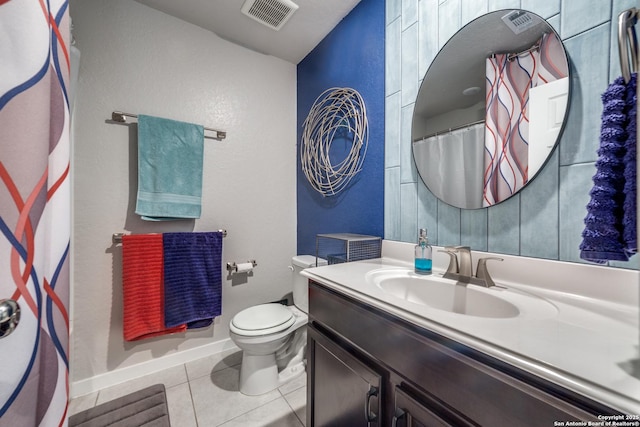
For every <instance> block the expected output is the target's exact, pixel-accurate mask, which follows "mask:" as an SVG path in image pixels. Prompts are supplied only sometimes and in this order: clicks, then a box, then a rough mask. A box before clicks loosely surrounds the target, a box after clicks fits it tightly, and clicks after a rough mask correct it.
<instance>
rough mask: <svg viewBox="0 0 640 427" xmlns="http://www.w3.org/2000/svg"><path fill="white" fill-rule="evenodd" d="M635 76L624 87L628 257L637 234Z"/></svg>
mask: <svg viewBox="0 0 640 427" xmlns="http://www.w3.org/2000/svg"><path fill="white" fill-rule="evenodd" d="M637 78H638V76H637V74H636V73H633V74H631V80H630V81H629V83H627V87H626V94H625V96H626V103H625V104H626V109H627V110H626V111H627V119H628V120H627V125H626V127H625V131H626V133H627V140H626V142H625V149H626V153H625V155H624V214H623V217H622V226H623V227H624V232H623V233H622V237H623V241H624V250H625V251H626V252H627V254H628V255H629V256H631V255H633V254H635V253H636V252H638V234H637V225H636V192H637V189H636V187H637V186H636V169H637V166H636V151H637V149H636V140H637V125H636V121H637V119H636V114H637V106H636V104H637V95H636V85H637Z"/></svg>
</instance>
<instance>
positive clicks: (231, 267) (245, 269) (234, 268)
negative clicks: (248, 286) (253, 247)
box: [227, 259, 258, 274]
mask: <svg viewBox="0 0 640 427" xmlns="http://www.w3.org/2000/svg"><path fill="white" fill-rule="evenodd" d="M248 264H251V266H249V265H248ZM257 265H258V263H257V262H256V260H255V259H250V260H249V261H247V262H246V263H235V262H228V263H227V271H228V272H229V273H231V274H236V273H249V272H251V271H252V270H253V268H255V267H257Z"/></svg>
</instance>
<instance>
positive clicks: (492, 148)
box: [412, 10, 570, 209]
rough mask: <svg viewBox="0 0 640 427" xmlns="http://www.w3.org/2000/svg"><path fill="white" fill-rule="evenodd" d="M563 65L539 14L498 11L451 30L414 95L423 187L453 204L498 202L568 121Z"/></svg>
mask: <svg viewBox="0 0 640 427" xmlns="http://www.w3.org/2000/svg"><path fill="white" fill-rule="evenodd" d="M569 85H570V79H569V65H568V60H567V56H566V53H565V50H564V47H563V45H562V42H561V41H560V39H559V37H558V35H557V34H556V32H555V31H554V30H553V28H552V27H551V26H550V25H549V24H548V23H547V22H546V21H545V20H544V19H542V18H541V17H539V16H538V15H536V14H534V13H531V12H528V11H524V10H500V11H496V12H491V13H488V14H486V15H483V16H481V17H479V18H477V19H475V20H474V21H472V22H470V23H469V24H467V25H466V26H465V27H464V28H462V29H461V30H460V31H458V32H457V33H456V34H455V35H454V36H453V37H452V38H451V39H450V40H449V41H448V42H447V43H446V45H445V46H444V47H443V48H442V49H441V50H440V52H439V53H438V55H437V56H436V58H435V59H434V61H433V62H432V64H431V66H430V67H429V70H428V71H427V74H426V75H425V78H424V80H423V82H422V85H421V87H420V91H419V92H418V98H417V100H416V104H415V108H414V114H413V123H412V140H413V144H412V145H413V156H414V160H415V162H416V166H417V169H418V172H419V174H420V177H421V178H422V180H423V181H424V183H425V184H426V186H427V187H428V188H429V190H430V191H431V192H432V193H433V194H434V195H435V196H436V197H438V198H439V199H440V200H442V201H444V202H445V203H448V204H450V205H453V206H456V207H460V208H466V209H476V208H482V207H488V206H492V205H494V204H497V203H500V202H502V201H504V200H506V199H508V198H509V197H511V196H512V195H514V194H516V193H517V192H518V191H519V190H520V189H522V188H523V187H524V186H525V185H526V184H527V183H528V182H530V181H531V180H532V179H533V178H534V177H535V175H536V174H537V173H538V171H539V170H540V169H541V168H542V166H543V165H544V164H545V162H546V161H547V159H548V157H549V156H550V155H551V153H552V151H553V149H554V148H555V146H556V144H557V141H558V139H559V137H560V132H561V129H562V127H563V123H564V120H565V118H566V115H567V106H568V94H569Z"/></svg>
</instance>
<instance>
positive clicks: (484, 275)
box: [476, 257, 504, 288]
mask: <svg viewBox="0 0 640 427" xmlns="http://www.w3.org/2000/svg"><path fill="white" fill-rule="evenodd" d="M487 261H504V259H503V258H498V257H486V258H480V259H479V260H478V267H477V268H476V277H477V278H478V279H480V280H482V281H484V284H485V286H486V287H487V288H489V287H491V286H495V285H496V284H495V283H494V281H493V279H492V278H491V275H489V270H487Z"/></svg>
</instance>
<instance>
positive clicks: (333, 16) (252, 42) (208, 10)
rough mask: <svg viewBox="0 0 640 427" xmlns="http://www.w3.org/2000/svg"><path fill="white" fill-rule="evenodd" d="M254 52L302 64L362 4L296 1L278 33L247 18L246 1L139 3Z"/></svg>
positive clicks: (145, 0) (347, 0)
mask: <svg viewBox="0 0 640 427" xmlns="http://www.w3.org/2000/svg"><path fill="white" fill-rule="evenodd" d="M136 1H137V2H138V3H142V4H144V5H147V6H149V7H151V8H153V9H157V10H159V11H161V12H164V13H166V14H168V15H171V16H174V17H176V18H179V19H182V20H184V21H186V22H189V23H191V24H194V25H197V26H199V27H202V28H204V29H206V30H209V31H212V32H214V33H215V34H217V35H218V36H220V37H221V38H223V39H225V40H228V41H230V42H233V43H235V44H238V45H240V46H244V47H246V48H249V49H251V50H254V51H257V52H260V53H263V54H265V55H272V56H275V57H278V58H281V59H284V60H285V61H288V62H291V63H293V64H298V63H299V62H300V61H302V60H303V59H304V57H305V56H307V54H308V53H309V52H311V51H312V50H313V48H314V47H316V46H317V45H318V43H320V41H322V39H324V37H325V36H326V35H327V34H329V32H331V30H332V29H333V28H334V27H335V26H336V25H337V24H338V23H339V22H340V21H341V20H342V18H344V17H345V16H346V15H347V14H349V12H350V11H351V10H352V9H353V8H354V7H355V6H356V5H357V4H358V3H359V2H360V0H293V1H294V3H296V4H297V5H298V6H299V8H298V10H297V11H295V12H294V13H293V15H292V16H291V18H290V19H289V21H287V22H286V23H285V24H284V26H283V27H282V28H281V29H280V30H279V31H275V30H273V29H271V28H269V27H267V26H265V25H263V24H261V23H259V22H257V21H255V20H253V19H251V18H249V17H248V16H246V15H244V14H243V13H242V12H241V11H240V9H241V8H242V5H243V4H244V2H245V0H181V1H175V0H136Z"/></svg>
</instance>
